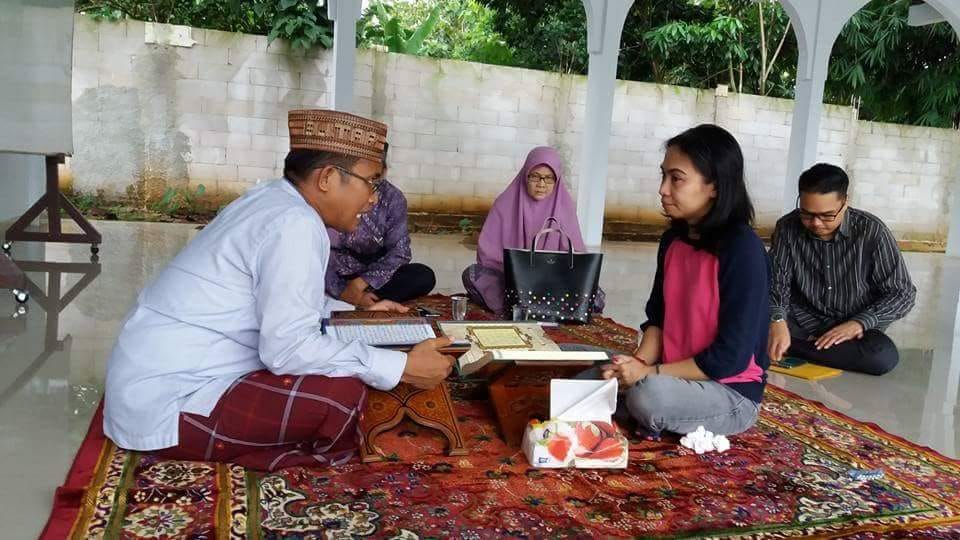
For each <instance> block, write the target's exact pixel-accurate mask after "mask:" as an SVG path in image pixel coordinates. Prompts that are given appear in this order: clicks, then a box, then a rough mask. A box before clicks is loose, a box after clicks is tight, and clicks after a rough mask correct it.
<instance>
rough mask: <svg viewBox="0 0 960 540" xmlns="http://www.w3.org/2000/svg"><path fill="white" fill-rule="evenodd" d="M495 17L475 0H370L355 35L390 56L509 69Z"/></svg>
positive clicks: (508, 57) (508, 55)
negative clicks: (391, 0)
mask: <svg viewBox="0 0 960 540" xmlns="http://www.w3.org/2000/svg"><path fill="white" fill-rule="evenodd" d="M494 15H495V14H494V12H493V10H491V9H490V8H487V7H486V6H484V5H483V4H481V3H480V2H478V1H477V0H421V1H416V2H397V3H388V2H385V1H383V0H374V1H373V2H371V3H370V6H369V7H368V8H367V11H366V12H365V13H364V15H363V17H362V18H361V20H360V22H359V31H358V35H359V36H360V43H361V44H363V45H384V46H386V47H387V49H388V50H390V51H391V52H405V53H407V54H420V55H423V56H431V57H435V58H453V59H457V60H469V61H473V62H483V63H487V64H501V65H511V64H512V58H513V51H512V49H511V48H510V47H508V46H507V44H506V42H505V41H504V40H503V36H501V35H500V34H499V33H497V32H496V31H495V30H493V19H494ZM406 26H410V28H406Z"/></svg>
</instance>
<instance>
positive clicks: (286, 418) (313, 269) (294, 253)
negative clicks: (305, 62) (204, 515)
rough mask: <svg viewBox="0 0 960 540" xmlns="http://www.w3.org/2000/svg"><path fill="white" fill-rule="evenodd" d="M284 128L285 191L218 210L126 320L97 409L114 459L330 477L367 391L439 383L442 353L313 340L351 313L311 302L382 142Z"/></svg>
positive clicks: (379, 136)
mask: <svg viewBox="0 0 960 540" xmlns="http://www.w3.org/2000/svg"><path fill="white" fill-rule="evenodd" d="M289 127H290V146H291V151H290V153H289V154H288V155H287V158H286V161H285V166H284V178H282V179H278V180H273V181H270V182H267V183H264V184H262V185H260V186H257V187H256V188H254V189H251V190H250V191H249V192H247V193H246V194H245V195H244V196H243V197H241V198H239V199H238V200H236V201H235V202H233V203H232V204H230V205H229V206H227V207H226V208H224V209H223V211H222V212H220V214H219V215H218V216H217V217H216V219H214V220H213V221H212V222H211V223H210V224H209V225H208V226H207V227H206V228H204V230H203V231H201V232H200V234H198V235H197V237H196V238H195V239H194V240H193V241H192V242H190V244H188V245H187V246H186V247H185V248H184V249H183V251H181V252H180V254H178V255H177V257H176V258H174V260H173V261H171V262H170V264H169V265H168V266H167V267H166V268H164V269H163V270H162V271H161V273H160V274H159V275H158V276H157V278H156V280H155V281H154V282H153V283H152V284H150V285H149V286H148V287H147V288H146V289H144V290H143V291H142V292H141V294H140V296H139V297H138V299H137V302H136V304H135V306H134V307H133V309H132V311H131V312H130V314H129V315H128V316H127V319H126V320H125V321H124V323H123V325H122V327H121V331H120V336H119V337H118V338H117V343H116V346H115V347H114V350H113V353H112V355H111V357H110V361H109V363H108V365H107V381H106V397H105V407H104V432H105V433H106V435H107V436H108V437H110V438H111V439H112V440H113V441H114V442H115V443H116V444H117V445H118V446H120V447H122V448H127V449H130V450H139V451H159V452H158V453H159V454H161V455H163V456H165V457H169V458H173V459H189V460H203V461H232V462H235V463H238V464H240V465H243V466H245V467H248V468H253V469H261V470H276V469H279V468H282V467H288V466H294V465H327V464H339V463H343V462H345V461H347V460H349V459H350V458H351V457H352V456H353V453H354V450H355V448H356V445H357V437H358V429H357V426H358V422H359V416H360V413H361V411H362V407H363V405H364V400H365V397H366V385H370V386H373V387H374V388H378V389H390V388H393V387H394V386H396V385H397V384H398V383H399V382H400V381H405V382H409V383H411V384H414V385H416V386H419V387H423V388H431V387H433V386H436V385H437V384H440V382H442V381H443V379H444V378H446V376H447V375H448V374H449V372H450V369H451V366H452V363H453V359H452V358H450V357H448V356H444V355H442V354H441V353H439V352H438V349H440V348H442V347H444V346H447V345H449V340H447V339H438V340H430V341H427V342H424V343H421V344H420V345H419V346H418V347H416V348H415V349H414V350H413V351H411V352H410V353H409V354H403V353H398V352H392V351H386V350H381V349H374V348H371V347H367V346H364V345H361V344H360V343H357V342H351V343H346V342H341V341H337V340H336V339H334V338H332V337H330V336H326V335H324V334H323V332H322V330H321V320H322V319H324V318H326V317H329V316H330V313H331V312H332V311H336V310H343V309H352V307H351V306H349V305H348V304H345V303H343V302H340V301H338V300H335V299H333V298H330V297H329V296H327V295H326V294H325V291H324V289H325V281H324V277H325V274H326V267H327V263H328V260H329V254H330V241H329V236H328V234H327V232H326V229H325V227H332V228H334V229H336V230H339V231H344V232H349V231H352V230H354V229H356V227H357V225H358V223H359V220H360V216H361V215H362V214H363V213H364V212H366V211H367V210H369V208H370V207H371V206H372V204H373V203H374V202H375V201H376V196H377V195H376V192H377V183H378V182H379V181H380V175H381V172H382V170H383V148H384V143H385V142H386V133H387V128H386V126H385V125H383V124H381V123H379V122H374V121H371V120H367V119H365V118H361V117H358V116H354V115H351V114H347V113H340V112H335V111H325V110H309V111H291V112H290V116H289ZM372 309H379V310H400V311H406V308H404V307H402V306H399V305H397V304H394V303H392V302H380V303H378V304H376V305H375V306H374V307H373V308H372Z"/></svg>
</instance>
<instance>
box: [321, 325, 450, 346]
mask: <svg viewBox="0 0 960 540" xmlns="http://www.w3.org/2000/svg"><path fill="white" fill-rule="evenodd" d="M327 334H329V335H331V336H334V337H336V338H337V339H339V340H340V341H348V342H349V341H359V342H360V343H363V344H365V345H370V346H371V347H405V346H413V345H416V344H418V343H420V342H421V341H424V340H427V339H433V338H435V337H437V334H436V333H435V332H434V331H433V326H431V325H430V323H415V324H411V323H383V322H377V323H374V324H365V323H363V322H359V321H358V322H357V323H356V324H344V323H339V324H334V325H330V326H327Z"/></svg>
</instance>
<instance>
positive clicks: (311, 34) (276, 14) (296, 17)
mask: <svg viewBox="0 0 960 540" xmlns="http://www.w3.org/2000/svg"><path fill="white" fill-rule="evenodd" d="M254 11H255V12H256V13H257V15H258V16H260V17H263V18H264V19H266V18H269V17H271V16H272V19H271V24H270V32H268V33H267V38H268V39H269V41H270V42H271V43H272V42H273V40H275V39H277V38H283V39H285V40H287V41H288V42H290V44H291V45H293V47H294V48H297V49H309V48H311V47H313V46H314V45H321V46H322V47H324V48H329V47H330V46H331V45H333V25H332V24H331V23H330V21H328V20H327V17H326V9H325V8H321V7H318V6H317V2H316V1H315V0H279V2H258V3H254Z"/></svg>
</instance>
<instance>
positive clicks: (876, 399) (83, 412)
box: [0, 222, 960, 538]
mask: <svg viewBox="0 0 960 540" xmlns="http://www.w3.org/2000/svg"><path fill="white" fill-rule="evenodd" d="M97 226H98V227H99V228H100V230H101V232H102V233H103V234H104V241H103V244H102V246H101V248H102V250H101V253H100V257H101V273H100V275H99V276H98V277H97V278H96V279H95V280H94V281H93V282H91V283H90V284H89V285H88V286H87V287H86V288H85V289H84V290H83V291H82V292H80V293H79V294H78V295H77V296H76V297H75V298H74V299H73V300H72V301H71V302H70V303H69V304H67V305H60V306H56V305H55V303H54V304H52V305H51V306H50V311H49V312H47V311H46V310H45V309H43V307H42V306H41V305H39V304H38V302H37V299H36V298H35V299H32V300H31V301H30V306H31V310H30V313H29V314H28V315H27V316H26V317H22V318H19V319H15V320H13V319H8V318H6V316H7V313H12V312H13V311H14V308H15V304H14V302H13V300H12V298H11V297H10V295H8V294H6V293H5V292H3V291H0V485H3V486H12V487H13V489H10V488H8V489H4V490H3V495H0V523H3V524H4V531H3V533H2V534H0V536H2V537H3V538H33V537H36V535H37V534H38V533H39V531H40V529H41V527H42V526H43V523H44V522H45V520H46V518H47V515H48V514H49V511H50V503H51V500H52V496H53V491H54V489H55V488H56V486H57V485H59V484H60V483H61V482H62V480H63V477H64V475H65V474H66V471H67V468H68V466H69V464H70V462H71V460H72V458H73V456H74V453H75V452H76V449H77V447H78V446H79V444H80V441H81V440H82V438H83V435H84V434H85V432H86V429H87V425H88V423H89V420H90V417H91V415H92V414H93V410H94V408H95V407H96V404H97V402H98V401H99V399H100V397H101V395H102V384H103V372H104V366H105V363H106V359H107V356H108V354H109V351H110V348H111V347H112V344H113V339H114V338H115V337H116V332H117V329H118V327H119V324H120V321H121V320H122V318H123V316H124V315H125V313H126V311H127V309H128V308H129V306H130V305H131V303H132V302H133V300H134V298H135V297H136V295H137V292H138V291H139V289H140V288H141V287H143V286H144V284H146V283H147V282H148V281H149V280H150V279H151V277H152V276H154V275H155V274H156V272H157V271H159V270H160V268H162V266H163V265H164V264H165V263H166V262H167V261H168V260H170V258H172V257H173V256H174V255H175V254H176V253H177V251H178V250H179V249H180V248H181V247H182V246H183V245H184V244H185V243H186V242H188V241H189V240H190V238H192V237H193V236H194V235H195V234H196V227H195V226H191V225H170V224H152V223H115V222H106V223H98V224H97ZM413 248H414V255H415V259H416V260H417V261H418V262H423V263H426V264H428V265H430V266H432V267H433V268H435V269H436V271H437V275H438V285H437V288H438V290H439V291H440V292H444V293H452V292H458V291H461V290H462V285H461V282H460V274H461V272H462V270H463V268H465V267H466V266H467V265H469V264H471V263H472V262H473V260H474V257H475V255H476V254H475V248H474V247H471V246H468V245H465V244H464V242H463V240H462V238H461V237H459V236H425V235H420V236H415V237H414V241H413ZM604 252H605V257H604V268H603V275H602V278H601V285H602V287H603V288H604V289H605V290H606V292H607V299H608V307H607V315H609V316H611V317H613V318H615V319H617V320H618V321H620V322H622V323H624V324H626V325H629V326H633V327H636V326H638V325H639V324H640V323H641V322H643V319H644V317H643V307H644V305H645V303H646V300H647V295H648V294H649V289H650V284H651V283H652V281H653V272H654V270H655V264H656V261H655V257H656V246H655V245H652V244H631V243H609V244H607V245H605V246H604ZM14 258H15V259H18V260H21V259H23V260H34V261H47V262H54V261H59V262H76V263H86V262H88V261H89V251H88V249H87V248H86V247H84V246H69V245H48V246H43V245H37V244H32V245H31V244H20V245H16V246H15V247H14ZM907 263H908V265H909V267H910V271H911V273H912V275H913V277H914V279H915V281H916V283H917V287H918V289H919V295H918V301H917V306H916V308H915V309H914V310H913V312H912V313H911V314H910V316H909V317H907V319H906V320H904V321H901V322H900V323H898V324H897V325H895V326H894V327H893V328H892V329H891V335H892V337H893V338H894V339H895V340H896V341H897V342H898V344H900V346H901V348H902V349H903V352H902V360H901V363H900V365H899V366H898V367H897V368H896V370H894V371H893V372H892V373H890V374H888V375H886V376H883V377H869V376H862V375H855V374H844V375H842V376H841V377H838V378H836V379H831V380H827V381H823V382H821V383H808V382H805V381H800V380H797V379H792V378H788V377H773V379H772V381H773V383H774V384H778V385H781V386H785V387H786V388H787V389H789V390H791V391H794V392H797V393H799V394H801V395H803V396H805V397H808V398H811V399H815V400H818V401H822V402H824V403H826V404H827V405H829V406H830V407H832V408H834V409H836V410H838V411H841V412H843V413H845V414H847V415H849V416H852V417H854V418H856V419H859V420H864V421H869V422H875V423H877V424H879V425H880V426H881V427H882V428H884V429H886V430H888V431H890V432H892V433H894V434H897V435H900V436H902V437H905V438H907V439H909V440H912V441H915V442H917V443H919V444H922V445H924V446H930V447H933V448H935V449H936V450H938V451H940V452H943V453H945V454H947V455H950V456H957V455H958V448H960V439H958V433H960V431H958V429H957V428H958V425H960V423H958V421H957V416H956V405H957V381H958V376H960V352H956V353H955V352H954V349H955V347H956V346H957V344H958V340H956V339H955V335H956V325H955V323H956V308H957V288H958V287H960V284H958V280H960V262H958V261H957V260H951V259H947V258H946V257H944V256H942V255H935V254H908V255H907ZM53 268H54V266H53V265H47V266H46V267H44V268H43V270H51V269H53ZM74 269H75V270H83V268H74ZM87 270H89V268H87ZM31 278H32V279H33V280H34V281H35V282H37V283H38V284H40V285H41V288H42V289H44V290H48V289H47V286H46V279H47V278H46V274H45V273H44V272H34V273H32V274H31ZM80 278H81V275H80V274H64V275H62V276H61V279H60V284H61V290H62V293H61V294H62V295H66V294H67V292H68V290H69V289H70V288H71V287H72V286H74V285H76V284H77V283H78V282H79V280H80ZM58 307H59V313H57V311H58V310H57V309H56V308H58Z"/></svg>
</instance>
